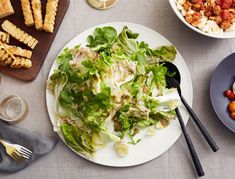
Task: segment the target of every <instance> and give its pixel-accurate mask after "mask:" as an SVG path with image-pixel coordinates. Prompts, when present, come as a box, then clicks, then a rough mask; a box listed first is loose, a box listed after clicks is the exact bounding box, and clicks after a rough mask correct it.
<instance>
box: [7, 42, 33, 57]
mask: <svg viewBox="0 0 235 179" xmlns="http://www.w3.org/2000/svg"><path fill="white" fill-rule="evenodd" d="M4 45H5V47H6V48H7V50H8V51H9V52H10V53H11V54H13V55H15V56H20V57H25V58H28V59H30V58H31V57H32V51H31V50H26V49H22V48H21V47H18V46H13V45H7V44H4Z"/></svg>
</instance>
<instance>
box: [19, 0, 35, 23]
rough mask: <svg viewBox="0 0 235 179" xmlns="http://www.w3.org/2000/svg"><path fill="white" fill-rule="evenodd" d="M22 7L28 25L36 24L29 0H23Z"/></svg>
mask: <svg viewBox="0 0 235 179" xmlns="http://www.w3.org/2000/svg"><path fill="white" fill-rule="evenodd" d="M21 7H22V11H23V14H24V23H25V25H27V26H33V25H34V19H33V13H32V10H31V5H30V1H29V0H21Z"/></svg>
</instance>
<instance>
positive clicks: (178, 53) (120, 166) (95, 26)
mask: <svg viewBox="0 0 235 179" xmlns="http://www.w3.org/2000/svg"><path fill="white" fill-rule="evenodd" d="M120 24H122V26H129V25H131V26H137V27H140V28H145V29H147V30H150V31H152V32H154V33H157V34H158V35H160V36H161V37H163V38H164V40H166V41H167V42H168V43H170V44H172V45H174V44H173V43H171V42H170V41H169V40H168V39H167V38H166V37H165V36H163V35H162V34H161V33H159V32H157V31H155V30H154V29H151V28H149V27H147V26H145V25H141V24H137V23H132V22H126V21H114V22H107V23H102V24H98V25H94V26H91V27H88V28H87V29H85V30H83V31H81V32H79V33H78V34H77V35H75V36H74V37H73V38H71V39H70V40H69V41H68V42H67V43H66V44H65V45H64V46H63V47H62V49H61V50H60V51H59V52H58V54H57V56H56V57H55V59H54V61H53V63H52V65H51V68H50V70H49V73H48V76H47V79H46V80H47V81H48V79H49V77H50V74H51V72H52V70H54V69H53V66H54V65H55V63H56V59H57V57H58V56H59V55H60V54H61V52H62V51H63V50H64V49H65V48H66V47H69V45H70V43H71V41H73V40H74V39H76V38H78V37H79V36H80V35H81V34H83V33H85V32H86V31H91V30H94V29H95V28H97V27H103V26H112V25H116V26H118V25H120ZM174 46H175V45H174ZM175 47H176V46H175ZM176 49H177V48H176ZM177 55H178V56H179V58H181V60H180V62H181V63H182V64H183V65H184V67H185V72H186V73H187V74H188V75H187V78H188V80H189V83H190V84H189V93H190V98H191V99H190V100H191V101H190V102H189V105H190V106H192V104H193V85H192V79H191V75H190V72H189V69H188V66H187V64H186V62H185V60H184V59H183V57H182V55H181V54H180V52H179V51H178V50H177ZM48 95H49V92H48V89H47V88H46V95H45V97H46V107H47V111H48V116H49V120H50V122H51V124H52V127H54V126H53V121H52V119H51V115H50V112H49V109H48V107H49V106H48ZM188 120H189V116H188V115H187V118H186V119H184V122H185V125H187V123H188ZM53 131H54V130H53ZM54 132H55V133H57V135H59V137H60V139H61V140H62V141H63V142H64V144H65V145H66V147H68V148H70V149H71V150H72V151H73V152H75V154H77V155H79V156H80V157H82V158H84V159H86V160H87V161H89V162H93V163H95V164H98V165H102V166H108V167H117V168H123V167H132V166H138V165H141V164H144V163H147V162H150V161H152V160H154V159H156V158H157V157H159V156H161V155H162V154H163V153H165V152H166V151H168V150H169V149H170V148H171V147H172V146H173V145H174V144H175V142H176V141H177V140H178V139H179V137H180V136H181V134H182V131H180V133H179V134H178V136H177V137H176V138H175V140H174V142H172V143H171V144H170V145H169V147H168V148H167V149H166V150H164V151H163V152H160V154H159V155H157V156H155V157H154V158H152V159H150V160H146V161H144V162H139V163H136V164H131V165H110V164H104V163H99V162H96V161H95V160H93V159H91V158H88V157H86V156H85V155H83V154H82V153H79V152H77V151H75V150H74V149H72V148H71V147H70V146H68V145H67V144H66V142H65V140H64V137H63V135H62V134H61V133H59V132H56V131H54Z"/></svg>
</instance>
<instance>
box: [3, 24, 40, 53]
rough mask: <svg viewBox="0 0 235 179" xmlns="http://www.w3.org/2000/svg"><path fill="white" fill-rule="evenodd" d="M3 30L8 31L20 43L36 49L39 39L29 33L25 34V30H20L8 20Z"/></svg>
mask: <svg viewBox="0 0 235 179" xmlns="http://www.w3.org/2000/svg"><path fill="white" fill-rule="evenodd" d="M2 28H3V30H4V31H6V32H7V33H8V34H10V35H11V36H12V37H14V38H15V39H16V40H19V41H20V42H22V43H24V44H26V45H27V46H28V47H30V48H31V49H34V47H35V46H36V45H37V43H38V40H37V39H35V38H34V37H32V36H31V35H29V34H28V33H26V32H24V31H23V30H21V29H19V28H18V27H17V26H15V25H14V24H13V23H11V22H10V21H8V20H5V21H4V22H3V23H2Z"/></svg>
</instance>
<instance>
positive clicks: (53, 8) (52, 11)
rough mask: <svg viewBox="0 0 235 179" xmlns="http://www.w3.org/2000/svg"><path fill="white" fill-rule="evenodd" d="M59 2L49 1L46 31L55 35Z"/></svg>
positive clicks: (45, 21) (45, 23) (56, 0)
mask: <svg viewBox="0 0 235 179" xmlns="http://www.w3.org/2000/svg"><path fill="white" fill-rule="evenodd" d="M58 3H59V0H47V5H46V15H45V19H44V30H45V31H46V32H50V33H53V31H54V25H55V17H56V12H57V7H58Z"/></svg>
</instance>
